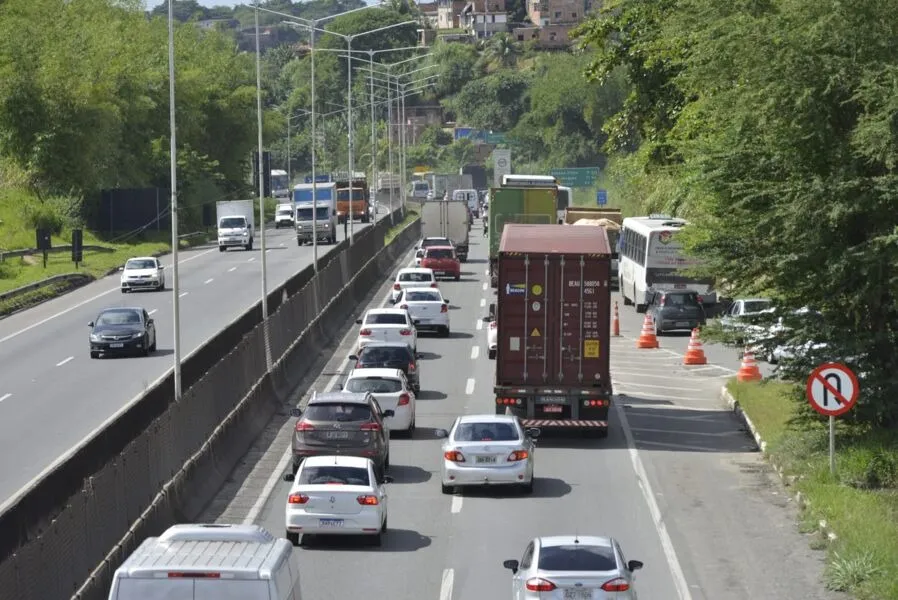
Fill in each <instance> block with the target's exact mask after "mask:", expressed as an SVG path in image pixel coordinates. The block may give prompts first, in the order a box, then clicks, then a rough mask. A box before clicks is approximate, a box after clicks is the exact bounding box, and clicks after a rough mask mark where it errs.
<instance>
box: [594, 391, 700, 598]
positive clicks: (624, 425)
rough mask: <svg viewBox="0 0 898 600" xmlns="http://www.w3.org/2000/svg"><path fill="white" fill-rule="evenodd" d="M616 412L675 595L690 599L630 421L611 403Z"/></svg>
mask: <svg viewBox="0 0 898 600" xmlns="http://www.w3.org/2000/svg"><path fill="white" fill-rule="evenodd" d="M612 406H614V410H615V412H616V413H617V419H618V421H619V422H620V424H621V429H623V431H624V437H625V438H626V440H627V451H628V452H629V453H630V462H631V463H632V465H633V471H634V473H636V483H637V484H638V485H639V490H640V491H641V492H642V497H643V498H644V499H645V503H646V504H647V505H648V508H649V514H651V516H652V521H653V522H654V524H655V530H656V531H657V532H658V537H659V538H660V540H661V549H662V550H663V551H664V557H665V558H666V559H667V566H668V567H669V568H670V575H671V578H672V579H673V582H674V587H676V589H677V595H678V596H679V597H680V600H692V594H691V593H690V591H689V585H688V584H687V583H686V576H685V575H684V574H683V567H682V566H680V560H679V559H678V558H677V551H676V550H675V549H674V546H673V542H672V541H671V540H670V535H669V534H668V533H667V525H666V524H665V523H664V518H663V517H662V516H661V509H660V508H658V502H657V501H656V500H655V492H654V491H653V490H652V484H651V483H649V477H648V475H647V474H646V472H645V467H644V466H643V464H642V458H640V456H639V451H638V450H637V449H636V443H635V442H634V440H633V433H632V432H631V431H630V423H629V422H628V421H627V412H626V411H625V410H624V409H623V407H622V406H621V405H620V404H616V403H612Z"/></svg>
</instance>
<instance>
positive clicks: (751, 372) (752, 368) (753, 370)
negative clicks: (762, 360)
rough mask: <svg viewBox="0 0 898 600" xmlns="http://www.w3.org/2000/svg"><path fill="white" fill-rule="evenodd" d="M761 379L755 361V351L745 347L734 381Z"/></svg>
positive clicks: (761, 376)
mask: <svg viewBox="0 0 898 600" xmlns="http://www.w3.org/2000/svg"><path fill="white" fill-rule="evenodd" d="M761 379H763V375H761V370H760V369H759V368H758V363H756V362H755V353H754V352H752V351H751V350H749V349H748V348H746V349H745V352H743V354H742V365H741V366H740V367H739V372H738V373H736V381H761Z"/></svg>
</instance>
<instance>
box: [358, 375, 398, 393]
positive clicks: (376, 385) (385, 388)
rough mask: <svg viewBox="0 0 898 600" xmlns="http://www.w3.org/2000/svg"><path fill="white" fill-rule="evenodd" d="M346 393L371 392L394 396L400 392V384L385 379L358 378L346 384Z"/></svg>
mask: <svg viewBox="0 0 898 600" xmlns="http://www.w3.org/2000/svg"><path fill="white" fill-rule="evenodd" d="M344 389H345V390H346V391H347V392H371V393H372V394H394V393H396V392H401V391H402V382H401V381H399V380H398V379H390V378H387V377H358V378H353V379H350V380H349V381H347V382H346V387H345V388H344Z"/></svg>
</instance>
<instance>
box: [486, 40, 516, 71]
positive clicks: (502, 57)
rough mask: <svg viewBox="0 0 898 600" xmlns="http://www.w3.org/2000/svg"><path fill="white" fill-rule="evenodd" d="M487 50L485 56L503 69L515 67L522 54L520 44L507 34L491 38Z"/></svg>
mask: <svg viewBox="0 0 898 600" xmlns="http://www.w3.org/2000/svg"><path fill="white" fill-rule="evenodd" d="M485 50H486V51H485V55H486V56H487V58H489V60H490V61H491V62H495V63H498V64H500V65H502V66H503V67H510V66H512V65H514V64H515V62H517V60H518V55H519V54H520V48H519V47H518V44H517V43H516V42H515V41H514V40H513V39H512V38H511V37H510V36H509V35H508V34H507V33H497V34H496V35H494V36H493V37H491V38H490V40H489V42H487V44H486V49H485Z"/></svg>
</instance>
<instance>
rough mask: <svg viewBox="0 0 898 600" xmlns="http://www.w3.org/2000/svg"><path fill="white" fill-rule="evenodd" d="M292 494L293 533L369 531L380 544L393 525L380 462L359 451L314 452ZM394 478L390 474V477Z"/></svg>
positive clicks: (291, 536)
mask: <svg viewBox="0 0 898 600" xmlns="http://www.w3.org/2000/svg"><path fill="white" fill-rule="evenodd" d="M284 479H285V480H286V481H292V482H293V485H292V486H291V487H290V494H289V495H288V496H287V510H286V531H287V535H286V537H287V539H288V540H289V541H290V542H291V543H292V544H293V545H294V546H299V545H300V544H301V543H302V541H303V540H302V538H301V536H304V535H369V536H372V539H373V541H374V544H375V545H377V546H379V545H380V544H381V538H382V536H383V534H385V533H386V531H387V492H386V489H385V488H384V486H383V485H382V484H379V483H378V482H377V477H375V474H374V462H372V460H371V459H370V458H362V457H358V456H310V457H308V458H306V459H305V460H303V461H302V464H300V466H299V471H297V472H296V475H293V474H292V473H288V474H287V475H285V476H284ZM391 481H393V479H392V478H391V477H384V483H389V482H391Z"/></svg>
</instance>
